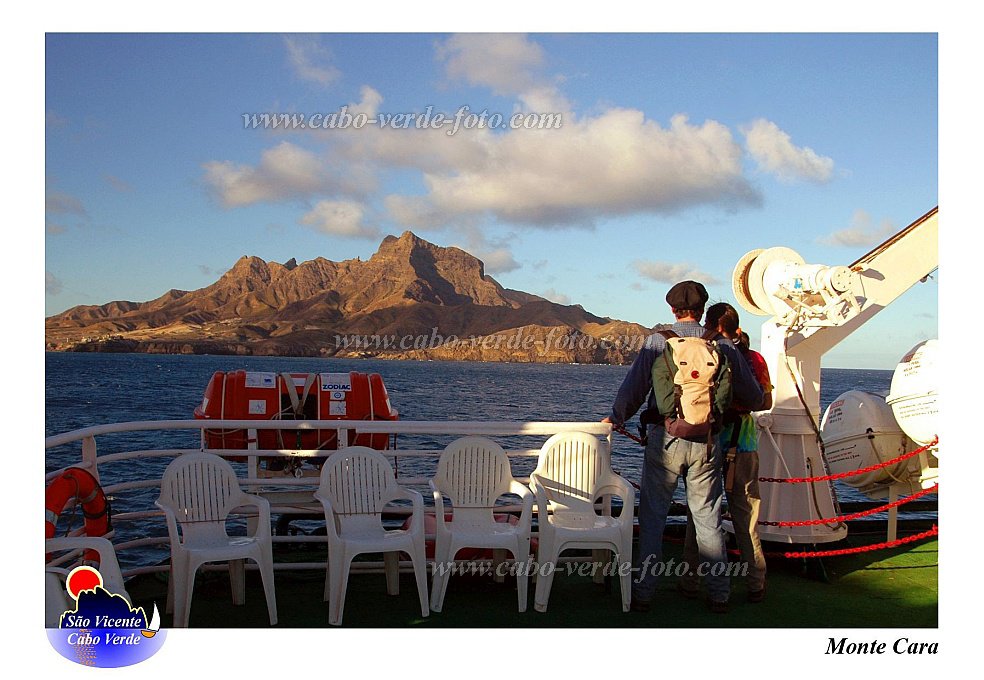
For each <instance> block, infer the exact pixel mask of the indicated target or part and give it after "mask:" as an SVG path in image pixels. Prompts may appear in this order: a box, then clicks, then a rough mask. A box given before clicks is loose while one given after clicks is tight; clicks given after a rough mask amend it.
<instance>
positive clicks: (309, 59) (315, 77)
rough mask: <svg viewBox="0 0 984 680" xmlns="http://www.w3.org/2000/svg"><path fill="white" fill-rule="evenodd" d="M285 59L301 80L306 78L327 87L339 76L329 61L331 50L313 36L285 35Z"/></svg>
mask: <svg viewBox="0 0 984 680" xmlns="http://www.w3.org/2000/svg"><path fill="white" fill-rule="evenodd" d="M284 46H285V47H286V48H287V59H288V61H289V62H290V65H291V67H292V68H293V69H294V73H295V74H296V75H297V77H298V78H300V79H301V80H308V81H311V82H315V83H318V84H319V85H322V86H325V87H327V86H328V85H331V84H332V83H334V82H335V81H336V80H338V78H339V77H340V76H341V71H339V70H338V69H337V68H335V66H334V65H333V64H332V63H331V51H330V50H329V49H328V48H327V47H325V46H324V45H322V44H321V42H320V41H319V40H318V38H317V37H315V36H310V35H300V36H285V37H284Z"/></svg>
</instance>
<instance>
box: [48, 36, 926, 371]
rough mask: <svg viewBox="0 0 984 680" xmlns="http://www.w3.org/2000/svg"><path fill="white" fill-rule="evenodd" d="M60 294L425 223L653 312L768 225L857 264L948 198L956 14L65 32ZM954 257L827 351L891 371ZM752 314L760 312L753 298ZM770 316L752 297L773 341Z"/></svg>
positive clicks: (199, 271)
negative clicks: (607, 30) (292, 121)
mask: <svg viewBox="0 0 984 680" xmlns="http://www.w3.org/2000/svg"><path fill="white" fill-rule="evenodd" d="M45 60H46V61H45V74H44V75H45V111H46V126H45V144H46V147H45V169H44V174H45V187H46V215H45V263H44V264H45V271H46V294H45V314H46V315H50V314H54V313H57V312H60V311H63V310H64V309H67V308H69V307H71V306H73V305H77V304H102V303H105V302H108V301H110V300H118V299H127V300H136V301H142V300H148V299H152V298H155V297H157V296H159V295H161V294H162V293H164V292H165V291H166V290H168V289H170V288H179V289H186V290H191V289H196V288H200V287H203V286H206V285H208V284H209V283H211V282H212V281H214V280H215V279H216V278H218V276H219V275H220V274H221V273H222V272H223V271H225V270H226V269H227V268H228V267H230V266H231V265H232V264H233V263H234V262H235V261H236V259H238V258H239V257H240V256H242V255H246V254H248V255H257V256H259V257H262V258H264V259H267V260H276V261H280V262H283V261H286V260H288V259H290V258H291V257H295V258H297V260H298V261H302V260H307V259H312V258H314V257H318V256H323V257H326V258H329V259H332V260H341V259H346V258H352V257H362V258H366V257H368V256H369V255H371V254H372V253H373V252H374V251H375V249H376V247H377V246H378V242H379V240H380V239H381V238H382V236H383V235H385V234H399V233H401V232H402V231H404V230H405V229H412V230H413V231H414V232H415V233H417V234H418V235H419V236H421V237H423V238H426V239H428V240H430V241H433V242H435V243H438V244H441V245H458V246H460V247H463V248H465V249H467V250H469V251H471V252H473V253H475V254H476V255H478V256H479V257H482V259H484V260H485V261H486V263H487V269H488V271H489V273H491V274H492V275H493V276H495V278H496V279H497V280H498V281H499V282H500V283H502V284H503V285H505V286H507V287H511V288H518V289H522V290H526V291H529V292H533V293H537V294H540V295H544V296H546V297H549V298H551V299H554V300H555V301H557V302H562V303H567V304H581V305H583V306H584V307H585V308H586V309H588V310H589V311H591V312H593V313H596V314H599V315H604V316H611V317H614V318H620V319H625V320H629V321H637V322H640V323H644V324H647V325H651V324H654V323H658V322H663V321H667V320H668V318H667V317H668V310H667V308H666V305H665V303H664V302H663V296H664V294H665V291H666V290H667V288H668V287H669V285H671V284H672V283H673V282H674V281H675V280H678V279H679V278H691V277H695V278H700V279H702V280H704V281H705V282H707V284H708V289H709V291H710V293H711V296H712V299H715V300H727V301H731V302H734V300H733V296H732V293H731V272H732V270H733V268H734V265H735V263H736V262H737V260H738V259H739V258H740V257H741V256H742V255H743V254H744V253H745V252H746V251H748V250H751V249H753V248H762V247H769V246H774V245H784V246H787V247H790V248H793V249H794V250H797V251H798V252H799V253H800V254H801V255H802V256H803V257H804V258H805V259H806V260H807V262H813V263H823V264H848V263H850V262H852V261H853V260H855V259H856V258H857V257H858V256H860V255H862V254H863V253H865V252H866V251H867V250H868V249H870V247H871V246H872V245H875V244H876V243H878V242H880V241H881V240H883V239H884V238H885V237H886V236H888V235H889V234H890V233H894V231H896V230H898V229H901V228H902V227H904V226H905V225H907V224H908V223H909V222H911V221H913V220H915V219H916V218H918V217H919V216H920V215H922V214H923V213H925V212H926V211H927V210H929V209H931V208H932V207H934V206H936V205H937V203H938V184H937V176H938V161H937V155H938V148H937V135H938V131H939V125H938V118H937V109H938V97H937V88H938V81H937V73H938V64H937V38H936V35H935V34H931V33H923V34H912V33H909V34H786V35H783V34H727V33H725V34H657V33H649V34H601V35H598V34H558V35H555V34H538V33H531V34H493V35H475V34H471V35H456V34H317V35H315V34H282V33H277V34H245V35H243V34H223V35H210V34H195V35H172V34H153V35H150V34H139V35H100V34H84V35H73V34H48V35H47V36H46V39H45ZM463 105H465V106H468V107H469V108H470V110H471V111H476V112H480V111H482V110H486V111H488V112H490V113H495V112H498V113H501V114H503V116H504V117H505V118H508V117H509V116H510V115H511V114H512V113H513V112H515V111H519V112H524V113H525V112H535V113H547V112H556V113H562V114H563V121H564V124H563V127H562V128H560V129H556V130H540V131H528V130H494V131H493V130H478V129H472V130H459V131H458V132H457V133H456V134H454V135H448V134H446V130H431V131H427V130H415V129H410V130H381V129H379V127H378V126H373V125H368V126H366V127H364V128H362V129H360V130H353V129H347V130H338V129H329V130H319V131H316V132H315V131H310V130H304V131H301V130H295V131H290V132H285V131H283V130H278V131H271V130H257V129H244V122H243V114H244V113H260V112H270V113H281V112H285V113H303V114H307V115H310V114H314V113H322V114H329V113H332V112H338V111H339V109H340V108H341V107H343V106H346V107H348V110H350V111H353V112H358V111H364V112H366V113H367V115H372V114H374V113H375V114H395V113H402V112H408V113H419V112H423V111H424V110H425V109H426V108H427V107H433V109H432V110H433V111H434V112H444V113H447V114H452V115H453V113H454V112H455V111H456V110H457V109H458V108H459V107H461V106H463ZM937 297H938V287H937V283H936V281H935V280H932V281H930V282H929V283H927V284H922V285H919V286H917V287H916V288H914V289H913V290H911V291H910V292H909V293H907V294H906V295H905V296H904V297H903V298H902V299H901V300H899V301H898V302H897V303H895V304H894V305H893V306H891V307H890V308H888V309H887V310H885V311H884V312H882V313H881V314H880V315H879V316H877V317H876V318H875V319H873V320H872V321H871V322H869V323H868V324H867V325H866V326H865V327H864V328H863V329H862V330H861V331H859V332H858V333H856V334H855V335H854V336H852V337H851V338H850V339H849V340H847V341H845V342H844V343H842V344H841V345H840V346H839V347H837V348H836V349H834V350H833V351H831V352H830V353H829V354H828V355H827V357H826V358H825V362H824V363H825V365H826V366H838V367H868V368H891V367H894V365H895V363H896V362H897V361H898V359H899V358H900V357H901V356H902V354H904V353H905V351H906V350H908V349H909V348H910V347H912V346H913V345H915V344H916V343H917V342H919V341H920V340H923V339H926V338H930V337H936V335H937V309H938V305H937ZM740 311H741V310H740ZM764 320H765V319H764V318H762V317H752V316H751V315H750V314H748V313H744V314H743V325H744V326H745V327H746V328H747V329H748V330H749V331H750V332H751V333H752V335H753V338H755V337H757V336H758V327H759V326H760V324H761V322H762V321H764Z"/></svg>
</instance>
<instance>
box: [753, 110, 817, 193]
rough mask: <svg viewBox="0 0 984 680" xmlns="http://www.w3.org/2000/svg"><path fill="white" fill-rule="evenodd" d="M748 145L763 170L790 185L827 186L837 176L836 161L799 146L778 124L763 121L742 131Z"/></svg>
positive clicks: (755, 122) (760, 119)
mask: <svg viewBox="0 0 984 680" xmlns="http://www.w3.org/2000/svg"><path fill="white" fill-rule="evenodd" d="M742 132H743V133H744V135H745V146H746V148H747V149H748V152H749V153H750V154H751V155H752V158H754V159H755V162H756V163H758V166H759V168H760V169H761V170H763V171H765V172H770V173H772V174H774V175H776V176H777V177H778V178H779V179H780V180H783V181H786V182H790V181H796V180H803V181H807V182H817V183H821V184H822V183H824V182H828V181H830V178H831V177H832V176H833V173H834V161H833V159H831V158H828V157H827V156H821V155H819V154H817V152H816V151H814V150H813V149H811V148H810V147H808V146H796V145H794V144H793V142H792V139H791V138H790V136H789V135H788V134H787V133H785V132H783V131H782V130H780V129H779V126H778V125H776V124H775V123H773V122H771V121H768V120H765V119H763V118H759V119H758V120H756V121H754V122H752V124H751V125H748V126H745V127H743V128H742Z"/></svg>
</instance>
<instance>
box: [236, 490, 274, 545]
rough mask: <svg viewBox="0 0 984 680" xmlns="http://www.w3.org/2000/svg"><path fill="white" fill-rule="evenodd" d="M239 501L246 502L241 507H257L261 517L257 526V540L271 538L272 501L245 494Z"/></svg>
mask: <svg viewBox="0 0 984 680" xmlns="http://www.w3.org/2000/svg"><path fill="white" fill-rule="evenodd" d="M239 499H240V500H241V501H246V502H243V503H241V505H253V506H255V507H256V510H257V513H258V514H259V517H258V518H257V525H256V538H269V537H270V501H268V500H267V499H265V498H263V497H262V496H254V495H253V494H248V493H244V494H242V495H241V496H240V497H239Z"/></svg>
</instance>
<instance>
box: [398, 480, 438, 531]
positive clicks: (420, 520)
mask: <svg viewBox="0 0 984 680" xmlns="http://www.w3.org/2000/svg"><path fill="white" fill-rule="evenodd" d="M389 496H390V500H393V499H396V498H400V499H403V500H407V501H410V502H411V503H412V504H413V510H412V511H411V514H410V518H411V520H410V521H411V526H419V527H420V531H421V533H423V531H424V497H423V496H421V495H420V492H419V491H414V490H413V489H406V488H404V487H402V486H398V487H396V488H395V489H392V490H391V491H390V494H389ZM441 514H443V513H441Z"/></svg>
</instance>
